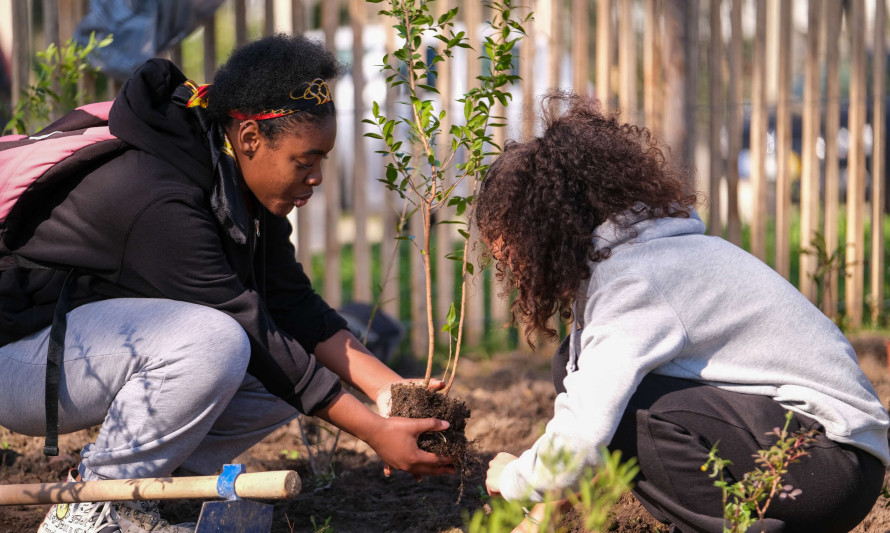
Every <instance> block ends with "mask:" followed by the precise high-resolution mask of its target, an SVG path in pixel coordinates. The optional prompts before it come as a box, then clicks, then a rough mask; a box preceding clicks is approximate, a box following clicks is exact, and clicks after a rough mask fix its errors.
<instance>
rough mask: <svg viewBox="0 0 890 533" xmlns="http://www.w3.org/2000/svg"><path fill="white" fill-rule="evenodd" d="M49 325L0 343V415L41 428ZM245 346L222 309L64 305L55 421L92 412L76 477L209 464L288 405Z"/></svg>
mask: <svg viewBox="0 0 890 533" xmlns="http://www.w3.org/2000/svg"><path fill="white" fill-rule="evenodd" d="M48 339H49V328H46V329H44V330H42V331H40V332H38V333H35V334H34V335H31V336H29V337H26V338H24V339H22V340H20V341H18V342H14V343H11V344H8V345H6V346H3V347H0V426H4V427H6V428H8V429H10V430H11V431H14V432H16V433H22V434H25V435H34V436H40V435H44V434H45V431H46V427H45V416H46V415H45V413H44V390H45V381H44V380H45V372H46V353H47V342H48ZM249 359H250V346H249V344H248V339H247V336H246V334H245V333H244V330H243V329H242V328H241V326H239V325H238V323H237V322H235V320H234V319H232V318H231V317H229V316H228V315H226V314H224V313H222V312H220V311H216V310H214V309H211V308H209V307H204V306H200V305H195V304H189V303H184V302H176V301H172V300H159V299H149V298H132V299H131V298H122V299H114V300H105V301H101V302H95V303H91V304H87V305H84V306H81V307H78V308H77V309H75V310H73V311H71V312H70V313H68V332H67V335H66V338H65V361H64V364H63V367H62V378H61V384H60V390H59V423H60V427H59V432H60V433H69V432H72V431H77V430H80V429H85V428H88V427H91V426H95V425H98V424H101V425H102V427H101V429H100V431H99V435H98V436H97V437H96V441H95V442H94V443H92V444H88V445H87V446H86V447H84V448H83V450H82V452H81V459H82V461H81V465H80V471H81V475H82V476H83V479H85V480H96V479H123V478H141V477H156V476H167V475H169V474H170V473H171V472H173V470H174V469H175V468H177V467H180V466H181V467H183V468H184V469H185V470H189V471H191V472H194V473H196V474H205V475H210V474H213V473H214V472H216V471H217V470H218V469H219V468H220V467H221V466H222V465H223V464H225V463H226V462H229V461H231V460H232V459H233V458H234V457H236V456H237V455H238V454H240V453H241V452H243V451H245V450H247V449H248V448H249V447H250V446H252V445H253V444H255V443H257V442H259V441H260V440H262V438H263V437H264V436H266V435H267V434H269V433H270V432H271V431H272V430H274V429H275V428H277V427H279V426H281V425H282V424H285V423H287V422H288V421H290V420H292V419H293V418H294V417H296V416H297V414H298V413H297V411H296V409H294V407H292V406H290V405H289V404H287V403H285V402H284V401H282V400H280V399H279V398H277V397H275V396H273V395H272V394H270V393H269V392H268V391H266V389H265V388H263V386H262V385H261V384H260V383H259V381H258V380H257V379H256V378H254V377H253V376H251V375H250V374H247V372H246V370H247V363H248V360H249Z"/></svg>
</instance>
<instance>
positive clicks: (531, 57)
mask: <svg viewBox="0 0 890 533" xmlns="http://www.w3.org/2000/svg"><path fill="white" fill-rule="evenodd" d="M529 1H530V2H531V5H529V7H528V8H527V11H526V12H525V13H526V14H529V13H533V12H534V0H529ZM542 3H544V2H542ZM551 16H552V15H551ZM536 33H537V32H536V30H535V21H534V20H533V19H530V20H529V21H528V22H526V24H525V34H526V37H525V39H523V41H522V45H521V46H522V48H521V50H520V51H519V77H520V78H521V80H520V82H519V84H520V87H521V89H522V112H521V117H522V118H521V121H522V127H521V128H520V131H519V134H520V135H519V136H520V137H522V138H523V139H525V140H528V139H531V138H532V137H534V135H535V60H536V57H537V54H538V47H537V40H536V37H535V35H536ZM501 148H503V146H501ZM505 317H506V315H504V317H496V318H497V319H498V320H500V319H502V318H505Z"/></svg>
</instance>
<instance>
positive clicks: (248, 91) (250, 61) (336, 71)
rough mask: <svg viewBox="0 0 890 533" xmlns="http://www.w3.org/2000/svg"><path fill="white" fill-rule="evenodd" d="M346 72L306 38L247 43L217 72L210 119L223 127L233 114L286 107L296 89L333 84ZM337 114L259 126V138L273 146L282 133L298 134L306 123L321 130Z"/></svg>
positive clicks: (323, 112)
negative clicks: (317, 82)
mask: <svg viewBox="0 0 890 533" xmlns="http://www.w3.org/2000/svg"><path fill="white" fill-rule="evenodd" d="M342 72H343V67H342V65H341V64H340V63H339V62H338V61H337V57H336V55H335V54H334V53H333V52H331V51H330V50H328V49H326V48H325V47H324V44H323V43H321V42H319V41H314V40H312V39H309V38H307V37H305V36H303V35H289V34H285V33H278V34H275V35H270V36H268V37H263V38H262V39H258V40H256V41H253V42H251V43H248V44H246V45H244V46H242V47H240V48H238V49H236V50H235V51H234V52H232V55H231V56H230V57H229V59H228V60H227V61H226V63H225V64H224V65H223V66H221V67H220V68H219V70H217V72H216V75H215V76H214V77H213V84H212V85H211V86H210V95H209V96H210V97H209V104H208V106H207V112H208V114H209V116H210V117H211V118H212V119H214V120H217V121H218V122H219V123H221V124H226V123H227V122H228V121H230V120H232V119H231V118H230V117H229V112H230V111H240V112H242V113H260V112H262V111H263V110H265V109H274V108H276V107H279V106H280V105H281V102H282V101H284V100H285V99H286V98H287V95H288V94H290V92H291V91H293V90H294V89H295V88H297V87H300V86H302V85H306V84H307V83H309V82H311V81H312V80H314V79H316V78H321V79H323V80H333V79H336V78H337V77H339V76H340V75H341V73H342ZM334 113H335V110H334V107H333V106H332V105H331V106H328V105H324V106H317V107H314V108H310V109H307V110H305V111H300V112H298V113H293V114H290V115H286V116H283V117H278V118H271V119H266V120H260V121H258V124H259V129H260V133H262V134H263V136H265V137H266V138H267V139H268V140H269V141H270V142H271V143H275V141H276V139H278V138H279V136H280V135H281V134H282V133H285V132H287V133H294V132H297V131H299V130H300V128H301V127H303V126H304V125H305V124H307V123H312V124H317V123H319V122H321V121H322V119H324V118H325V117H328V116H331V115H333V114H334Z"/></svg>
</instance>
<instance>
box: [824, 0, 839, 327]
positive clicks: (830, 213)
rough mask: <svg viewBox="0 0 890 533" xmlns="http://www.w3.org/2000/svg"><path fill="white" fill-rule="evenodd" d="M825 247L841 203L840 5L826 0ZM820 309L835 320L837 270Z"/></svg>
mask: <svg viewBox="0 0 890 533" xmlns="http://www.w3.org/2000/svg"><path fill="white" fill-rule="evenodd" d="M824 9H825V16H824V17H823V18H824V19H825V92H826V102H825V138H826V139H828V141H827V142H826V143H825V224H824V226H823V227H824V235H825V246H826V248H827V250H828V253H829V254H831V253H833V252H834V250H835V248H836V247H837V246H838V209H839V204H840V199H839V196H840V191H839V189H838V184H839V176H838V173H839V167H838V151H837V142H836V140H837V136H838V132H839V131H840V93H841V91H840V76H839V70H840V68H839V62H840V48H839V46H838V44H839V40H840V33H841V21H842V19H843V5H842V4H840V3H839V2H837V1H836V0H825V1H824ZM822 312H823V313H825V315H826V316H828V318H831V319H832V320H834V319H835V318H837V316H838V273H837V270H835V269H832V270H831V272H830V273H829V275H828V280H827V283H826V287H824V294H823V297H822Z"/></svg>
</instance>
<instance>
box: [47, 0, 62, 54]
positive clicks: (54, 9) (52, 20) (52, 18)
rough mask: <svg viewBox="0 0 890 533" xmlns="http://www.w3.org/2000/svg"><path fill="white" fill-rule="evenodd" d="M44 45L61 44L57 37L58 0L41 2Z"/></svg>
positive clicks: (58, 36)
mask: <svg viewBox="0 0 890 533" xmlns="http://www.w3.org/2000/svg"><path fill="white" fill-rule="evenodd" d="M43 36H44V44H45V45H46V46H49V45H50V44H52V43H56V44H57V45H58V44H60V43H61V39H60V35H59V0H43Z"/></svg>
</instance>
